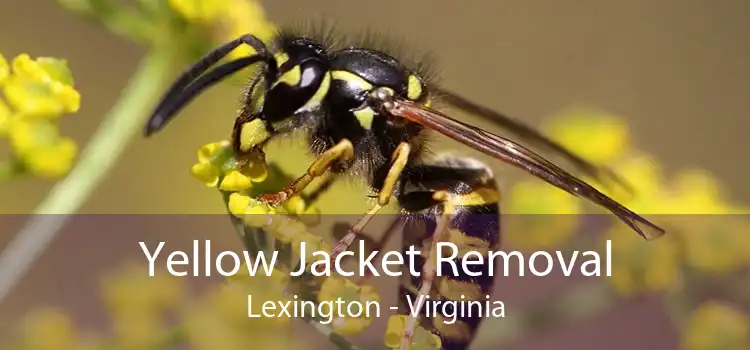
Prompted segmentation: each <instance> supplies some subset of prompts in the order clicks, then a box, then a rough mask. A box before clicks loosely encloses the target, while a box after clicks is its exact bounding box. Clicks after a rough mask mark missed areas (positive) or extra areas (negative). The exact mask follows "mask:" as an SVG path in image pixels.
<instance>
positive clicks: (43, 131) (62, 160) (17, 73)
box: [0, 53, 81, 179]
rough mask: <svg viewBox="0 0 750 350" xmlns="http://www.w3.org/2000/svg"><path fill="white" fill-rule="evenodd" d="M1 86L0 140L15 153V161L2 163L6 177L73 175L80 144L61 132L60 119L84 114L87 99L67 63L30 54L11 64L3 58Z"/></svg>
mask: <svg viewBox="0 0 750 350" xmlns="http://www.w3.org/2000/svg"><path fill="white" fill-rule="evenodd" d="M0 88H2V95H3V97H4V98H0V137H2V138H5V139H7V140H8V142H9V144H10V147H11V150H12V152H13V153H12V155H11V156H10V159H0V179H7V178H13V177H17V176H20V175H24V174H28V175H33V176H38V177H41V178H58V177H61V176H64V175H65V174H67V172H68V171H69V170H70V168H71V167H72V165H73V163H74V161H75V158H76V153H77V146H76V143H75V141H73V139H71V138H69V137H66V136H63V135H61V134H60V129H59V120H60V117H61V116H63V115H65V114H70V113H75V112H77V111H78V109H79V108H80V104H81V96H80V94H79V93H78V91H76V90H75V88H74V87H73V78H72V75H71V73H70V70H69V69H68V66H67V63H66V61H64V60H60V59H56V58H50V57H39V58H36V59H34V58H32V57H30V56H29V55H28V54H25V53H24V54H20V55H18V56H16V57H15V58H14V59H13V60H12V61H11V62H8V61H7V60H6V59H5V57H4V56H2V55H0Z"/></svg>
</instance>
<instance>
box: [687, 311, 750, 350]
mask: <svg viewBox="0 0 750 350" xmlns="http://www.w3.org/2000/svg"><path fill="white" fill-rule="evenodd" d="M683 343H684V344H685V348H686V349H687V350H741V349H747V348H748V347H750V318H748V315H746V314H743V313H742V312H741V311H740V310H738V309H736V308H733V307H731V306H729V305H726V304H724V303H722V302H718V301H709V302H706V303H704V304H703V305H701V306H700V307H698V309H696V310H695V311H694V312H693V314H692V316H691V317H690V321H689V324H688V326H687V329H686V332H685V333H684V336H683Z"/></svg>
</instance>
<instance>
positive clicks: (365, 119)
mask: <svg viewBox="0 0 750 350" xmlns="http://www.w3.org/2000/svg"><path fill="white" fill-rule="evenodd" d="M354 116H355V117H357V121H359V125H361V126H362V127H363V128H365V130H370V128H372V121H373V119H375V111H373V110H372V108H370V107H365V108H362V109H359V110H356V111H354Z"/></svg>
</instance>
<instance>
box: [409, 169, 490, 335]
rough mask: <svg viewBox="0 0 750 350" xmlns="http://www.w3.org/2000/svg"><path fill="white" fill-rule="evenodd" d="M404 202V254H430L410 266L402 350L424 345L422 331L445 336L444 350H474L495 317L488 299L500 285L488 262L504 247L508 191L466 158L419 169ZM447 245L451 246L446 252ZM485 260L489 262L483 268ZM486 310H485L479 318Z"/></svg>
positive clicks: (413, 173) (411, 176) (411, 171)
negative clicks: (503, 197)
mask: <svg viewBox="0 0 750 350" xmlns="http://www.w3.org/2000/svg"><path fill="white" fill-rule="evenodd" d="M398 201H399V205H400V206H401V208H402V214H401V217H402V218H403V221H404V226H403V227H404V228H403V241H404V242H403V249H404V250H406V249H407V247H410V246H413V247H415V248H416V250H417V251H419V250H421V247H422V246H425V248H426V249H424V250H427V251H428V252H429V253H427V256H424V257H423V256H420V255H416V256H415V257H414V262H413V264H412V263H410V264H405V266H404V267H402V278H401V282H400V287H399V301H400V308H399V312H400V313H401V314H408V315H409V320H408V321H407V326H406V328H405V329H404V332H403V338H402V342H401V348H402V349H406V348H407V347H408V345H411V344H412V343H413V342H414V341H416V342H420V341H421V342H423V341H424V338H423V337H421V336H419V338H422V339H415V338H416V337H415V329H416V326H417V324H419V325H421V326H422V327H424V328H425V329H426V330H428V331H429V332H432V333H433V334H435V335H437V336H438V337H440V339H441V342H442V348H443V349H452V350H453V349H455V350H458V349H466V348H467V347H468V346H469V345H470V343H471V342H472V340H473V338H474V335H475V334H476V331H477V329H478V328H479V325H480V323H481V320H482V317H484V316H485V315H486V313H487V310H484V308H487V307H488V306H487V302H488V297H487V295H489V294H490V293H491V292H492V287H493V284H494V283H493V282H494V279H493V278H492V276H491V274H490V271H493V266H492V262H491V261H490V259H489V258H488V255H489V252H490V251H491V250H496V249H497V248H498V247H499V245H500V208H499V201H500V192H499V190H498V188H497V185H496V182H495V181H494V178H493V175H492V172H491V171H490V170H489V169H488V168H487V167H486V166H485V165H483V164H482V163H480V162H478V161H475V160H473V159H470V158H463V157H443V158H441V159H438V160H436V161H433V162H430V163H428V164H422V165H415V166H411V167H409V168H407V169H405V170H404V173H403V175H402V178H401V181H400V187H399V191H398ZM441 242H447V243H450V244H449V245H447V246H443V247H442V249H441V250H439V251H438V250H437V248H436V246H437V244H438V243H441ZM428 247H429V248H428ZM474 252H476V253H474ZM438 253H439V254H440V257H441V261H440V265H438V261H437V259H436V254H438ZM470 253H471V255H468V254H470ZM477 255H480V256H482V257H483V259H482V260H481V262H480V261H478V260H477ZM451 257H452V259H449V258H451ZM465 258H466V259H467V260H470V261H472V265H471V267H468V266H465V265H463V264H462V263H461V261H462V260H463V259H465ZM474 264H476V265H474ZM406 265H414V266H420V267H421V268H422V269H421V270H418V271H416V272H419V273H420V275H418V276H413V275H412V273H411V271H410V270H409V269H410V267H407V266H406ZM438 269H439V271H440V273H439V274H438V273H437V272H438ZM467 269H468V270H469V271H467ZM470 303H473V304H470ZM446 304H449V305H446ZM479 304H482V305H484V306H482V307H481V308H482V309H481V310H480V311H477V310H476V308H477V305H479ZM471 305H473V306H471ZM413 308H416V310H415V309H413ZM462 310H463V311H462ZM443 312H447V313H448V314H445V313H443ZM446 321H452V322H446Z"/></svg>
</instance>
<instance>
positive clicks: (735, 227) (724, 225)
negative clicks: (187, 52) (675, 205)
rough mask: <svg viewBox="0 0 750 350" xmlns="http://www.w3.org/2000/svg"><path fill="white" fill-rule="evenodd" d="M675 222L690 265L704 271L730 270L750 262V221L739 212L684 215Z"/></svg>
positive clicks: (719, 271) (724, 271) (720, 271)
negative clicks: (738, 214) (749, 229)
mask: <svg viewBox="0 0 750 350" xmlns="http://www.w3.org/2000/svg"><path fill="white" fill-rule="evenodd" d="M675 221H677V222H679V223H680V224H681V226H682V227H683V229H682V231H677V232H676V233H678V234H679V235H680V237H681V238H682V240H683V242H684V246H685V258H686V260H687V264H688V265H689V266H692V267H695V268H698V269H700V270H703V271H704V272H713V273H726V272H731V271H734V270H735V269H738V268H742V267H743V266H746V264H747V263H748V262H750V235H748V232H747V227H748V225H750V222H748V220H746V219H745V218H744V217H743V216H737V215H691V216H680V217H678V218H677V219H675Z"/></svg>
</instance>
